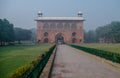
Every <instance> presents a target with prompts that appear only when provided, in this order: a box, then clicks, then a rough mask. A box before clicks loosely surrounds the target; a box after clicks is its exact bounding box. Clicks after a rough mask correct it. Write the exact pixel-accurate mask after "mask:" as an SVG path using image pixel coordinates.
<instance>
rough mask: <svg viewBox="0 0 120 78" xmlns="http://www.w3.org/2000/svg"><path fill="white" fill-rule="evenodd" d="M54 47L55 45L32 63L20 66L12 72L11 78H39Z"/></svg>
mask: <svg viewBox="0 0 120 78" xmlns="http://www.w3.org/2000/svg"><path fill="white" fill-rule="evenodd" d="M54 48H55V45H54V46H53V47H51V48H50V49H49V50H46V51H45V54H41V55H40V56H39V57H38V58H37V59H36V60H34V61H32V62H31V64H30V65H25V66H22V67H20V68H18V69H17V70H16V71H15V72H14V73H11V75H10V78H39V76H40V74H41V73H42V70H43V68H44V67H45V65H46V63H47V61H48V59H49V57H50V56H51V54H52V52H53V50H54Z"/></svg>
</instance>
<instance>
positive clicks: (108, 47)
mask: <svg viewBox="0 0 120 78" xmlns="http://www.w3.org/2000/svg"><path fill="white" fill-rule="evenodd" d="M81 46H85V47H90V48H95V49H99V50H105V51H110V52H116V53H120V44H81Z"/></svg>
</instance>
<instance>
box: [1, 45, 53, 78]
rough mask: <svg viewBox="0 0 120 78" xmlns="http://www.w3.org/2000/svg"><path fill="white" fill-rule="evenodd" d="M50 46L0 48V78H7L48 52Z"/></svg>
mask: <svg viewBox="0 0 120 78" xmlns="http://www.w3.org/2000/svg"><path fill="white" fill-rule="evenodd" d="M51 46H52V45H32V46H28V45H27V46H3V47H0V78H9V75H10V73H12V72H15V71H16V70H17V69H18V68H19V67H21V66H23V65H27V64H30V63H31V61H33V60H35V59H37V57H38V56H39V55H40V54H42V53H44V51H45V50H48V49H49V48H50V47H51Z"/></svg>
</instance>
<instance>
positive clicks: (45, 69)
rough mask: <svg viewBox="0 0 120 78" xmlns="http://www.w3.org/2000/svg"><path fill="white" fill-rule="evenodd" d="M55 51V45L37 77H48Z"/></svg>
mask: <svg viewBox="0 0 120 78" xmlns="http://www.w3.org/2000/svg"><path fill="white" fill-rule="evenodd" d="M56 51H57V46H56V47H55V49H54V51H53V53H52V55H51V56H50V58H49V60H48V62H47V64H46V66H45V67H44V69H43V71H42V73H41V75H40V77H39V78H50V75H51V71H52V67H53V63H54V59H55V55H56Z"/></svg>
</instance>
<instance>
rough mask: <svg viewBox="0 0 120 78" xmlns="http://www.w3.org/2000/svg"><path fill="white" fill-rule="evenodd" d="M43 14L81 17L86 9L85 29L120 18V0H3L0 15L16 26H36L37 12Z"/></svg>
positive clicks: (0, 0)
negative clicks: (79, 14) (78, 14)
mask: <svg viewBox="0 0 120 78" xmlns="http://www.w3.org/2000/svg"><path fill="white" fill-rule="evenodd" d="M38 11H42V12H43V16H49V17H51V16H65V17H66V16H77V13H78V11H81V12H83V16H84V18H85V20H86V21H85V22H84V29H85V30H91V29H95V28H97V27H98V26H103V25H105V24H108V23H110V22H112V21H120V0H0V18H2V19H3V18H7V19H8V20H9V21H10V22H11V23H13V24H14V26H15V27H21V28H27V29H30V28H35V27H36V22H35V21H34V19H35V18H36V17H37V12H38Z"/></svg>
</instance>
